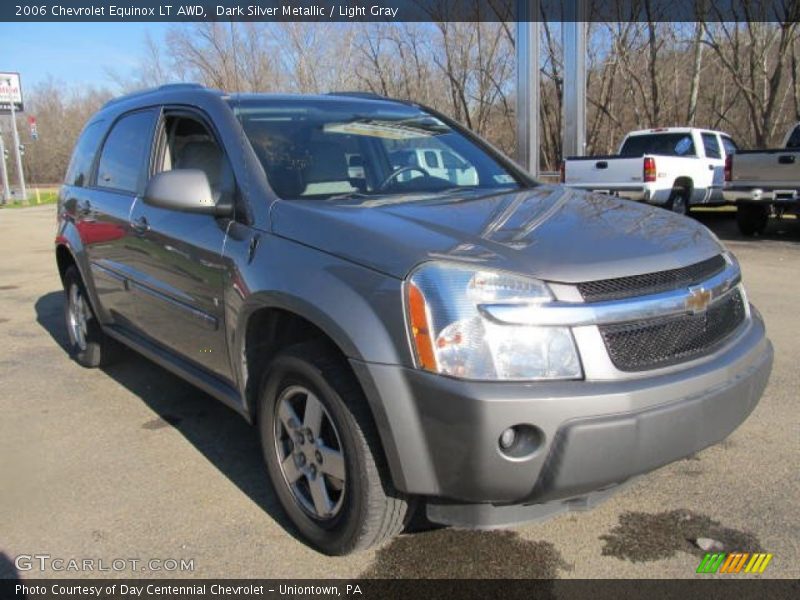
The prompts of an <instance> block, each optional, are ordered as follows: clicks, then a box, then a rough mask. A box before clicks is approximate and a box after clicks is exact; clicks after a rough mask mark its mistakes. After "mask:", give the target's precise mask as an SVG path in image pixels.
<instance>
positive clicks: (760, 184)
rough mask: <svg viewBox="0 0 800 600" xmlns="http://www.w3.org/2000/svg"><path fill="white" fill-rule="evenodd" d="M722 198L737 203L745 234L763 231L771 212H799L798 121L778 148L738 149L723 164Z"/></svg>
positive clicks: (799, 147) (740, 221)
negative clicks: (723, 183)
mask: <svg viewBox="0 0 800 600" xmlns="http://www.w3.org/2000/svg"><path fill="white" fill-rule="evenodd" d="M723 193H724V196H725V200H726V201H728V202H731V203H734V204H736V206H737V210H736V220H737V222H738V224H739V230H740V231H741V232H742V233H743V234H745V235H755V234H759V233H763V232H764V230H765V229H766V227H767V223H768V222H769V217H770V214H772V213H775V214H776V215H777V216H778V217H781V216H783V215H784V214H787V213H794V214H796V215H800V123H797V124H796V125H795V126H794V127H792V128H791V129H790V130H789V131H788V132H787V134H786V137H784V139H783V144H782V147H781V148H773V149H768V150H740V151H739V152H738V153H737V155H736V156H730V157H728V159H727V162H726V164H725V187H724V192H723Z"/></svg>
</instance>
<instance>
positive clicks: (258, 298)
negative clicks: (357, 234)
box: [225, 234, 411, 390]
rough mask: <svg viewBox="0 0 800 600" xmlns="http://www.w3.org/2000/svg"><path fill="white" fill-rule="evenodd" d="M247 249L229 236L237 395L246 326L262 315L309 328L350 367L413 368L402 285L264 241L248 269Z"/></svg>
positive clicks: (269, 238) (281, 242) (279, 241)
mask: <svg viewBox="0 0 800 600" xmlns="http://www.w3.org/2000/svg"><path fill="white" fill-rule="evenodd" d="M248 246H249V240H247V239H243V240H241V241H237V240H236V239H235V236H232V237H230V238H229V240H228V243H227V245H226V250H225V254H226V258H228V259H229V260H230V261H231V262H230V263H229V264H230V265H231V268H230V271H229V276H230V277H231V279H232V281H231V282H229V284H228V285H226V286H225V287H226V292H225V293H226V299H225V301H226V308H227V318H228V327H229V335H230V338H231V342H232V343H231V344H230V347H231V350H232V351H231V361H232V363H233V364H234V365H235V370H236V371H237V377H238V379H239V382H240V385H241V386H242V390H244V387H245V386H244V383H245V376H244V373H243V372H242V356H243V352H244V350H245V343H246V338H247V335H246V333H247V326H248V321H249V319H250V318H251V316H252V315H253V313H254V312H256V311H257V310H260V309H263V308H276V309H281V310H285V311H288V312H291V313H294V314H296V315H298V316H300V317H302V318H304V319H305V320H307V321H309V322H311V323H312V324H314V325H315V326H316V327H318V328H319V329H320V330H322V331H323V332H324V333H325V334H326V335H327V336H328V337H329V338H330V339H331V340H332V341H333V342H334V343H335V344H336V345H337V346H338V347H339V349H340V350H341V351H342V353H343V354H344V355H345V356H346V357H347V358H348V359H355V360H358V361H361V362H376V363H384V364H396V365H404V366H411V353H410V348H409V346H408V338H407V335H406V331H405V321H404V317H403V301H402V282H401V281H400V280H399V279H396V278H393V277H390V276H388V275H385V274H383V273H379V272H377V271H374V270H371V269H368V268H365V267H362V266H360V265H356V264H354V263H351V262H349V261H346V260H343V259H341V258H338V257H336V256H333V255H330V254H326V253H324V252H321V251H318V250H315V249H313V248H309V247H308V246H305V245H302V244H298V243H296V242H292V241H290V240H287V239H285V238H281V237H278V236H273V235H266V234H265V235H263V236H262V237H261V238H260V240H259V242H258V245H257V250H256V252H255V255H254V256H253V258H252V260H250V261H249V262H248V261H247V251H248Z"/></svg>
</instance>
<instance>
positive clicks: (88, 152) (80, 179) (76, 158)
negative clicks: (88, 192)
mask: <svg viewBox="0 0 800 600" xmlns="http://www.w3.org/2000/svg"><path fill="white" fill-rule="evenodd" d="M104 132H105V127H103V121H95V122H94V123H89V124H88V125H87V126H86V127H85V128H84V130H83V132H82V133H81V136H80V137H79V138H78V143H77V144H75V150H74V151H73V152H72V159H71V160H70V161H69V167H67V175H66V176H65V177H64V183H66V184H67V185H77V186H78V187H83V186H85V185H86V184H87V183H88V182H89V174H90V171H91V170H92V164H93V163H94V157H95V155H96V154H97V146H98V145H99V144H100V139H101V138H102V137H103V133H104Z"/></svg>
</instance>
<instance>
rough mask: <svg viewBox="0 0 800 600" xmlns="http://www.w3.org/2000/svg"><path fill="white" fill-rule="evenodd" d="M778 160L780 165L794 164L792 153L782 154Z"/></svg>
mask: <svg viewBox="0 0 800 600" xmlns="http://www.w3.org/2000/svg"><path fill="white" fill-rule="evenodd" d="M778 162H779V163H780V164H782V165H793V164H794V155H792V154H784V155H783V156H779V157H778Z"/></svg>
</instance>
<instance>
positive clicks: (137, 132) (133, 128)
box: [76, 109, 158, 325]
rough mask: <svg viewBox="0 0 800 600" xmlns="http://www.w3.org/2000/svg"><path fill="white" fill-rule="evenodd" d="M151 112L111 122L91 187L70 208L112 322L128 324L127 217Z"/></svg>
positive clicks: (140, 174)
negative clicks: (73, 209)
mask: <svg viewBox="0 0 800 600" xmlns="http://www.w3.org/2000/svg"><path fill="white" fill-rule="evenodd" d="M157 114H158V113H157V111H156V110H154V109H147V110H140V111H135V112H131V113H126V114H124V115H122V116H121V117H119V118H118V119H117V120H116V121H115V122H114V124H113V125H112V126H111V128H110V131H109V132H108V135H106V137H105V140H104V141H103V145H102V147H101V149H100V153H99V156H98V158H97V167H96V169H95V174H94V176H93V177H92V178H91V179H90V181H91V182H92V184H91V185H90V186H89V188H88V189H85V190H83V192H82V193H81V197H80V198H79V199H78V202H77V205H76V214H77V219H76V227H77V229H78V231H79V232H80V235H81V240H82V241H83V244H84V248H85V250H86V254H87V257H88V260H89V265H90V268H91V270H92V275H93V279H94V285H95V288H96V291H97V296H98V299H99V301H100V304H101V305H102V308H103V309H105V311H106V313H107V314H108V315H109V316H110V317H111V319H112V320H113V321H114V322H115V323H116V324H122V325H126V324H129V323H130V319H131V318H132V316H133V302H132V299H131V297H130V294H129V292H128V290H127V287H128V286H127V283H126V282H127V280H128V278H129V276H130V260H131V248H130V247H129V245H128V241H129V239H128V236H129V234H130V229H129V215H130V211H131V207H132V205H133V202H134V199H135V198H136V196H137V195H138V194H141V193H142V191H143V188H144V183H145V178H146V176H147V170H148V166H149V157H150V147H151V143H152V138H153V129H154V126H155V123H156V118H157Z"/></svg>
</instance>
